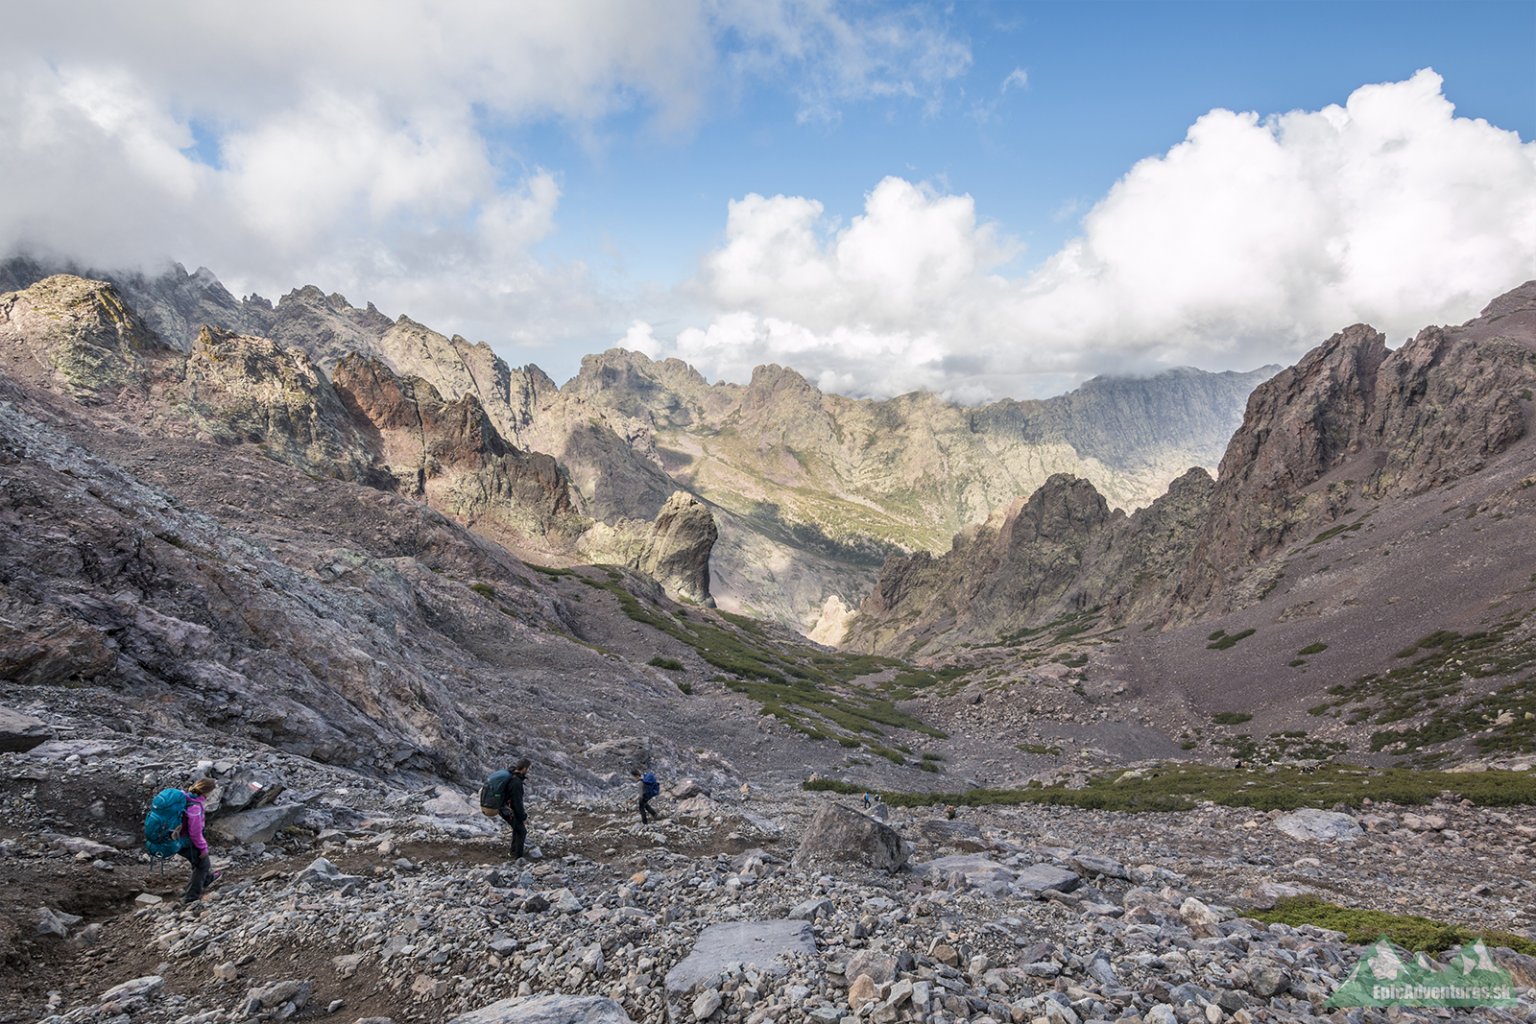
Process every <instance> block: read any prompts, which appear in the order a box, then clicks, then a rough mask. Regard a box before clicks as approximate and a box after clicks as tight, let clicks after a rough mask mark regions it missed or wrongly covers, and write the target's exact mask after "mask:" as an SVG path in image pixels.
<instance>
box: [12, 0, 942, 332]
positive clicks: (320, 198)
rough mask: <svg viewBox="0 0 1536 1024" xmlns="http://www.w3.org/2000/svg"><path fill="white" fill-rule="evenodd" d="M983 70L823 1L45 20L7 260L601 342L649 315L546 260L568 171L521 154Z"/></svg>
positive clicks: (17, 114)
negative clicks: (748, 93)
mask: <svg viewBox="0 0 1536 1024" xmlns="http://www.w3.org/2000/svg"><path fill="white" fill-rule="evenodd" d="M967 59H968V55H967V53H966V52H965V51H964V48H963V47H958V46H957V45H955V44H952V43H950V42H949V41H948V39H947V38H946V37H945V36H944V35H943V33H942V32H940V31H938V30H937V29H936V28H934V27H932V26H930V25H928V24H927V22H926V21H925V20H924V17H923V16H922V15H921V12H920V11H919V13H918V14H911V13H908V12H905V11H903V10H898V9H894V8H892V9H881V10H879V11H865V10H859V9H854V12H853V13H852V14H849V13H845V12H844V9H843V8H842V7H841V6H840V5H838V4H832V3H824V2H821V0H773V2H760V0H753V2H751V3H747V2H745V0H742V2H736V0H658V2H656V3H647V4H631V3H616V2H613V0H566V2H562V3H518V4H507V3H500V2H497V0H459V2H454V3H442V2H435V0H401V2H399V3H391V4H385V5H381V4H377V3H374V2H372V0H332V2H327V3H324V4H312V3H304V2H299V0H276V2H273V3H268V4H264V5H262V6H261V8H260V11H259V16H257V15H253V13H252V11H251V10H250V9H248V8H244V7H240V6H238V5H229V4H209V3H196V2H192V0H166V2H164V3H159V4H157V5H156V6H155V10H154V13H153V15H152V16H151V15H147V14H146V13H145V11H144V10H143V9H142V8H141V7H136V6H134V5H123V4H105V5H94V6H92V8H91V10H90V11H89V13H88V15H87V16H82V12H81V10H80V8H79V7H78V6H77V5H72V4H65V3H53V4H33V5H26V6H24V7H22V8H18V9H17V10H15V11H10V12H8V13H7V18H6V31H5V32H4V33H3V35H0V134H3V136H4V137H5V138H6V140H7V144H6V154H5V156H4V158H3V159H0V197H3V198H0V256H4V255H7V254H9V253H11V252H14V251H18V250H22V251H31V252H34V253H36V254H39V255H44V256H57V257H63V258H69V259H74V260H76V261H78V262H81V263H85V264H87V265H92V266H96V267H100V268H104V269H114V268H124V267H145V268H154V267H157V266H160V265H163V264H164V263H165V262H166V261H168V260H170V259H178V260H181V261H183V262H186V263H189V264H193V265H195V264H199V263H201V264H205V265H207V266H209V267H212V268H214V269H215V270H216V271H217V272H218V273H219V274H220V275H221V276H222V277H224V278H225V280H226V281H227V282H228V283H230V284H231V285H233V286H234V287H236V288H237V289H252V290H259V291H262V292H263V293H265V294H268V295H271V294H272V293H274V292H281V291H284V290H286V289H288V288H290V287H293V286H294V285H296V284H299V283H304V282H316V283H320V284H321V285H322V286H323V287H325V288H327V289H328V290H330V289H337V290H343V291H345V292H347V293H348V294H350V295H352V296H353V297H354V298H357V299H359V300H361V299H364V298H367V299H373V300H375V301H377V302H378V303H379V304H380V305H381V306H383V307H384V308H386V309H389V310H391V311H409V312H410V313H411V315H413V316H415V317H417V318H419V319H422V320H425V321H427V322H429V323H433V324H434V325H435V326H436V325H441V326H443V327H445V328H446V329H449V330H462V331H463V332H464V333H466V334H471V335H472V336H476V337H488V338H490V339H492V340H495V341H501V342H508V341H511V342H518V341H520V342H526V343H530V344H532V343H535V342H544V343H551V342H554V343H559V342H566V341H571V340H575V339H580V340H581V341H583V342H585V343H590V340H591V339H592V338H594V337H602V336H604V334H606V333H607V332H608V331H610V330H612V329H613V328H614V327H615V325H618V324H622V323H623V322H625V320H627V319H629V316H630V315H632V312H631V311H626V310H624V309H622V307H621V305H620V304H619V302H618V301H617V300H616V299H615V298H614V297H612V296H609V295H606V294H604V291H603V289H602V288H601V287H599V285H598V284H597V283H596V282H595V281H594V279H593V275H591V274H590V273H589V272H588V271H587V268H586V267H585V266H583V265H581V264H580V263H565V264H560V263H554V262H551V261H550V260H548V259H546V258H541V257H539V256H538V255H537V248H538V246H539V244H540V243H541V242H542V241H544V240H545V239H547V238H549V237H550V236H551V235H552V234H553V233H554V232H555V231H556V229H557V218H558V214H559V204H560V199H561V189H560V174H559V169H558V168H553V169H551V168H544V167H540V166H538V165H537V164H536V163H535V162H532V161H528V160H526V159H525V158H523V157H522V156H520V155H519V154H518V153H517V152H516V151H515V148H514V147H515V145H516V142H515V139H516V136H515V134H514V135H511V136H510V137H509V135H508V131H509V130H515V129H516V128H518V127H519V126H522V125H526V124H529V123H532V122H540V123H546V124H548V123H556V124H559V125H562V126H564V127H565V128H567V129H568V130H569V131H571V132H572V133H573V134H574V135H575V136H577V137H578V138H580V139H583V140H587V141H591V140H593V139H598V140H600V139H601V136H602V132H603V130H604V127H605V125H607V124H608V123H609V122H611V121H615V120H617V119H619V118H633V119H637V120H639V121H640V122H642V123H645V124H648V125H649V126H650V127H651V128H652V129H653V130H657V131H660V132H662V133H668V132H678V131H686V130H687V129H688V128H689V126H691V125H693V124H695V123H696V122H697V120H698V119H699V117H700V116H701V112H702V110H703V108H704V106H705V105H706V103H707V101H708V100H709V99H710V98H711V97H712V96H714V95H715V94H716V93H717V92H718V91H719V89H720V86H721V84H722V82H725V83H729V82H732V81H739V80H740V79H741V76H752V75H783V74H788V73H791V72H793V73H794V76H795V82H796V84H795V86H794V89H795V90H797V91H799V90H806V92H805V99H804V102H805V103H806V104H808V105H809V104H815V105H818V106H819V107H820V108H824V109H825V110H828V111H831V110H834V108H835V107H836V105H837V104H839V103H843V102H854V101H857V100H860V99H866V98H870V97H879V96H885V95H903V96H911V97H914V98H916V99H918V100H920V101H921V100H923V99H924V98H925V97H926V96H927V95H928V92H930V91H933V90H939V89H942V86H943V83H944V81H946V80H947V77H948V76H952V75H953V74H956V73H958V70H957V69H963V67H964V65H965V62H966V60H967ZM626 123H627V122H626ZM509 138H510V140H511V141H509Z"/></svg>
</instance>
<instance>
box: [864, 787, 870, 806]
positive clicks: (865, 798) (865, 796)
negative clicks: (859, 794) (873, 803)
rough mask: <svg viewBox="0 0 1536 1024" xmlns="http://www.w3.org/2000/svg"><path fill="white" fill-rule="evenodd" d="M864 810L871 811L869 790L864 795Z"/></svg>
mask: <svg viewBox="0 0 1536 1024" xmlns="http://www.w3.org/2000/svg"><path fill="white" fill-rule="evenodd" d="M864 809H865V810H866V811H867V810H869V792H868V791H867V790H866V791H865V793H864Z"/></svg>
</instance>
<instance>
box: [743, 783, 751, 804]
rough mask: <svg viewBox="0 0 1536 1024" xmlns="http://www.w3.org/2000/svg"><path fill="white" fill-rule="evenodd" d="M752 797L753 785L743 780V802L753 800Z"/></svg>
mask: <svg viewBox="0 0 1536 1024" xmlns="http://www.w3.org/2000/svg"><path fill="white" fill-rule="evenodd" d="M751 799H752V787H751V786H749V785H747V784H746V783H745V782H743V783H742V784H741V802H742V803H746V802H747V801H748V800H751Z"/></svg>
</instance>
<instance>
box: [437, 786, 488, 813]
mask: <svg viewBox="0 0 1536 1024" xmlns="http://www.w3.org/2000/svg"><path fill="white" fill-rule="evenodd" d="M421 809H422V812H423V813H425V814H429V815H431V816H432V817H434V818H481V817H484V815H483V814H481V813H480V803H479V801H478V800H471V799H470V798H469V797H467V796H465V795H464V794H463V793H460V792H458V791H457V790H453V789H448V788H446V787H443V786H439V787H437V789H436V795H435V796H434V797H432V799H430V800H428V801H427V802H426V803H424V804H422V805H421Z"/></svg>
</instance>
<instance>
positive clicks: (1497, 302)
mask: <svg viewBox="0 0 1536 1024" xmlns="http://www.w3.org/2000/svg"><path fill="white" fill-rule="evenodd" d="M1521 313H1536V281H1527V282H1525V283H1524V284H1522V285H1518V286H1516V287H1514V288H1511V289H1510V290H1509V291H1507V292H1505V293H1504V294H1503V295H1500V296H1498V297H1497V298H1495V299H1494V300H1493V301H1492V302H1490V303H1488V305H1486V306H1484V307H1483V311H1482V312H1481V313H1479V314H1478V317H1477V320H1475V321H1473V323H1477V322H1478V321H1482V322H1484V323H1490V322H1492V321H1496V320H1499V319H1501V318H1503V317H1507V316H1516V315H1519V314H1521Z"/></svg>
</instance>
